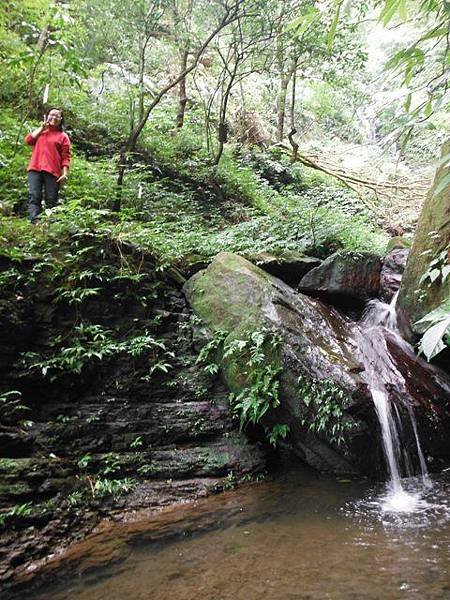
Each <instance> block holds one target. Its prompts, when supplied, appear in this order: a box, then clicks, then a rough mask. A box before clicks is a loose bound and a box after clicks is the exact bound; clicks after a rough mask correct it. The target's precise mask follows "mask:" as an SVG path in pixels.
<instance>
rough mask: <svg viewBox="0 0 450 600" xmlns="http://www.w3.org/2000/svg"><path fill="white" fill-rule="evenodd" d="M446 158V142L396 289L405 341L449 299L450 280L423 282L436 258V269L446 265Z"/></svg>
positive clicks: (449, 149)
mask: <svg viewBox="0 0 450 600" xmlns="http://www.w3.org/2000/svg"><path fill="white" fill-rule="evenodd" d="M449 155H450V140H449V141H448V142H447V143H446V144H444V146H443V148H442V158H443V159H444V160H441V164H442V166H441V167H440V168H439V169H438V170H437V172H436V176H435V179H434V182H433V185H432V187H431V189H430V191H429V193H428V195H427V198H426V200H425V203H424V205H423V208H422V212H421V214H420V217H419V222H418V224H417V229H416V234H415V236H414V242H413V245H412V248H411V251H410V253H409V256H408V261H407V263H406V268H405V272H404V275H403V278H402V283H401V286H400V292H399V296H398V301H397V307H398V310H399V313H400V316H401V324H402V327H403V333H404V334H405V336H406V337H411V335H412V334H415V333H418V328H417V325H416V323H417V321H419V320H420V319H421V318H422V317H424V316H425V315H426V314H428V313H430V312H431V311H432V310H434V309H436V308H438V307H439V306H441V305H442V304H443V303H444V302H446V301H447V300H448V299H449V298H450V277H447V278H446V280H445V281H442V277H441V276H438V277H437V278H436V279H435V280H434V281H433V282H431V280H430V279H429V278H425V279H424V278H423V275H424V274H425V273H426V272H427V271H428V270H429V269H430V263H431V261H432V260H434V259H436V258H438V257H439V256H440V255H442V254H444V255H445V257H444V260H443V261H442V264H441V265H439V267H440V268H442V267H443V266H445V265H446V264H447V265H448V264H450V181H449V178H450V166H449V160H448V157H449ZM445 157H447V160H446V161H445Z"/></svg>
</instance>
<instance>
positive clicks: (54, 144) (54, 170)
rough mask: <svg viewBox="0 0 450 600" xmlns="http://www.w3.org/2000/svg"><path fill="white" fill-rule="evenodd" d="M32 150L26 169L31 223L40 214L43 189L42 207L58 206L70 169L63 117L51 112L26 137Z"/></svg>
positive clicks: (67, 139)
mask: <svg viewBox="0 0 450 600" xmlns="http://www.w3.org/2000/svg"><path fill="white" fill-rule="evenodd" d="M25 142H26V143H27V144H29V145H30V146H33V153H32V155H31V160H30V163H29V165H28V169H27V171H28V187H29V214H30V221H31V222H32V223H37V222H38V217H39V214H40V212H41V211H42V188H44V190H45V206H46V207H47V208H51V207H52V206H55V205H56V204H57V202H58V192H59V188H60V186H62V185H64V183H65V182H66V181H67V178H68V172H69V165H70V139H69V136H68V135H67V133H65V132H64V131H63V114H62V111H61V110H60V109H58V108H52V109H51V110H50V111H49V113H48V115H47V118H46V119H44V121H43V122H42V124H41V126H40V127H38V128H37V129H35V130H34V131H33V132H31V133H29V134H28V135H27V136H26V137H25Z"/></svg>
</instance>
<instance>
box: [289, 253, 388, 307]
mask: <svg viewBox="0 0 450 600" xmlns="http://www.w3.org/2000/svg"><path fill="white" fill-rule="evenodd" d="M380 271H381V259H380V257H379V256H377V255H375V254H369V253H362V252H336V253H335V254H332V255H331V256H329V257H328V258H327V259H326V260H324V261H323V263H322V264H321V265H319V266H318V267H315V268H314V269H312V270H311V271H309V273H307V274H306V275H305V276H304V277H303V278H302V280H301V281H300V284H299V290H300V291H301V292H306V293H308V294H317V295H320V296H322V297H324V298H327V299H331V300H333V299H334V300H335V301H338V302H339V301H348V300H357V301H365V300H368V299H369V298H375V297H376V296H378V293H379V289H380Z"/></svg>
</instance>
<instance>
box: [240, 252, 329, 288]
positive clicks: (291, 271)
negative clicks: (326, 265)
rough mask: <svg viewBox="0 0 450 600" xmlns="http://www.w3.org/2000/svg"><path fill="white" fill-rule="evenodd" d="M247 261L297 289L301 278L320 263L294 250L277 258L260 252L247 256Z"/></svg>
mask: <svg viewBox="0 0 450 600" xmlns="http://www.w3.org/2000/svg"><path fill="white" fill-rule="evenodd" d="M248 259H249V261H250V262H252V263H254V264H256V265H257V266H258V267H261V269H263V270H264V271H266V272H267V273H269V274H270V275H273V276H274V277H278V278H279V279H281V280H282V281H284V282H285V283H287V284H288V285H290V286H291V287H297V285H298V284H299V283H300V280H301V278H302V277H303V276H304V275H306V273H308V272H309V271H311V269H314V268H315V267H318V266H319V265H320V263H321V262H322V261H321V260H320V258H315V257H314V256H307V255H306V254H302V253H301V252H295V251H294V250H286V251H285V252H282V253H281V254H278V255H277V256H274V255H273V254H269V253H268V252H261V253H260V254H256V255H255V256H249V257H248Z"/></svg>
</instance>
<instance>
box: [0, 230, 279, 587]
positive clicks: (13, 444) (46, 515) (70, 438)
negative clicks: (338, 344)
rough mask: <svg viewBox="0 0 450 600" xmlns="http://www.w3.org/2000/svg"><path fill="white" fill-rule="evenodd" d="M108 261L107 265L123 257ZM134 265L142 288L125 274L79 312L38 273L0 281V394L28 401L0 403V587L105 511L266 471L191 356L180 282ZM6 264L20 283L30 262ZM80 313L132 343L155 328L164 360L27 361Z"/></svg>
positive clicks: (47, 351)
mask: <svg viewBox="0 0 450 600" xmlns="http://www.w3.org/2000/svg"><path fill="white" fill-rule="evenodd" d="M88 242H89V246H92V245H93V243H94V242H93V241H92V240H88ZM127 251H129V254H128V255H127V256H126V260H127V264H130V263H132V259H133V257H132V256H130V253H132V252H134V250H133V249H127V248H124V247H122V248H121V252H122V254H124V253H126V252H127ZM105 255H106V256H107V258H106V259H105V258H104V256H103V255H102V256H103V259H102V260H105V262H106V260H109V261H110V262H111V264H114V260H116V259H117V257H114V256H108V254H107V252H106V251H105ZM118 258H119V260H122V259H121V258H120V256H119V257H118ZM101 264H102V265H104V263H103V262H102V263H101ZM137 265H138V268H139V273H140V279H139V283H138V289H137V290H136V289H135V288H134V287H133V285H134V284H133V279H132V278H131V279H130V281H127V279H126V278H123V279H122V278H116V279H115V280H114V282H113V283H111V284H110V282H107V283H106V284H105V286H104V288H102V289H101V292H100V293H99V294H98V295H97V296H95V297H94V298H92V299H88V300H86V301H85V302H83V303H82V304H81V305H80V306H78V307H77V310H74V308H73V307H71V306H67V305H64V304H62V303H55V302H53V299H54V290H53V287H54V286H53V285H52V282H51V281H48V282H47V283H45V282H44V281H43V279H42V278H40V279H39V281H36V284H35V287H33V286H32V284H31V283H29V284H28V285H29V287H28V289H27V290H26V292H27V293H24V291H22V290H21V289H18V288H17V286H16V283H15V281H14V280H13V279H11V286H10V287H8V286H4V287H2V289H0V332H1V333H2V336H1V342H0V344H1V348H0V349H3V348H7V352H6V351H5V352H1V353H0V354H1V358H0V361H1V366H2V369H1V370H0V393H4V392H6V391H9V390H16V391H17V392H20V394H21V395H19V396H18V404H21V405H24V406H26V407H27V408H28V410H26V411H23V414H22V412H20V413H17V414H16V413H15V412H14V411H15V410H16V409H15V408H14V406H15V405H14V402H13V401H14V399H15V398H16V397H17V394H16V396H11V402H9V405H8V404H6V405H5V403H3V404H1V403H0V514H6V515H7V516H6V521H5V523H6V525H5V526H2V524H1V522H0V542H1V545H2V546H3V548H2V551H1V552H0V585H1V584H2V583H3V582H4V581H9V580H11V579H12V578H13V577H14V573H15V569H16V568H17V564H16V563H17V560H18V559H17V556H18V555H19V554H20V557H21V559H20V560H21V563H24V562H26V561H31V560H33V559H35V558H37V557H42V555H43V553H45V552H47V553H48V552H50V551H51V550H52V546H55V545H57V544H58V542H64V543H67V542H68V540H69V539H70V537H71V536H72V535H75V534H76V531H82V530H84V528H85V527H86V526H87V524H89V527H92V526H93V525H94V524H95V523H96V522H98V520H99V519H100V518H101V516H105V515H107V514H109V513H110V512H111V511H114V510H115V511H120V510H127V509H128V508H129V509H130V510H137V509H139V508H143V507H146V506H151V507H152V508H155V507H157V506H163V505H167V504H168V503H170V502H178V501H181V500H188V499H192V498H196V497H198V496H201V495H205V494H206V493H209V492H211V491H213V490H218V489H221V487H222V486H223V485H225V484H226V483H227V482H228V483H229V481H230V478H231V480H232V481H235V480H238V479H239V478H240V477H243V476H248V477H249V478H251V477H252V476H253V475H255V474H258V473H261V472H262V471H264V469H265V467H266V457H267V447H262V446H260V445H259V444H258V443H250V442H249V441H248V439H247V438H246V437H245V436H244V434H242V433H240V432H239V423H238V422H237V421H236V420H235V419H233V417H232V415H231V412H230V408H229V404H228V398H227V394H228V392H227V390H226V389H225V388H224V386H223V384H222V383H221V382H220V381H218V380H217V378H216V377H215V376H210V375H208V374H207V373H205V371H204V370H203V368H202V367H201V366H200V365H197V364H196V359H197V356H198V351H197V350H196V349H195V347H194V339H193V330H192V324H191V321H190V317H191V314H192V313H191V312H190V311H189V309H188V308H187V305H186V301H185V298H184V296H183V294H182V293H181V291H180V289H179V282H178V279H177V280H176V281H174V280H173V279H170V278H169V277H167V276H165V275H161V274H160V275H158V277H160V278H161V280H157V281H154V280H152V277H153V274H154V273H155V269H154V264H153V262H152V260H151V257H147V256H140V255H138V256H137ZM14 266H15V268H17V269H18V270H20V269H23V271H22V275H24V272H25V275H24V277H23V280H26V273H27V270H29V269H32V268H33V265H20V264H17V263H16V264H15V265H14ZM4 268H5V269H6V270H8V269H11V264H7V265H4ZM91 268H93V267H91ZM118 268H119V274H120V263H119V265H118ZM155 277H156V276H155ZM28 281H30V280H28ZM130 282H131V283H130ZM97 285H99V286H100V282H99V284H97ZM147 289H148V291H149V293H148V295H147V296H146V295H145V292H146V290H147ZM114 297H119V298H121V301H117V300H114ZM80 319H82V320H83V321H84V322H85V323H86V324H88V325H89V324H91V323H94V324H101V325H102V327H103V328H105V329H108V330H112V329H113V328H114V329H115V332H125V336H126V337H128V336H130V335H131V336H132V337H134V335H138V336H139V335H146V334H147V335H149V334H151V336H152V338H154V339H155V340H157V341H158V343H160V344H162V345H163V348H164V349H163V348H160V347H157V348H160V350H161V358H162V359H164V363H165V366H164V364H163V365H162V367H163V368H162V369H156V370H155V371H154V372H149V370H150V367H151V365H152V364H153V363H154V362H155V351H156V350H155V349H153V350H152V349H151V348H149V349H144V351H143V352H142V353H141V354H139V355H138V356H132V355H131V354H129V353H128V354H127V353H124V352H119V353H115V354H114V355H112V356H111V357H108V356H105V357H103V359H102V360H100V359H99V358H98V357H95V356H93V357H91V359H90V360H89V361H87V362H86V363H85V364H84V365H83V367H82V369H81V371H80V372H79V373H74V372H70V370H68V371H56V372H52V373H51V375H54V376H55V378H54V379H53V378H52V377H50V376H45V375H44V374H43V373H42V370H41V369H40V368H27V367H26V366H24V364H22V362H21V359H22V357H23V354H24V353H25V352H30V351H31V352H35V353H38V354H39V356H43V357H46V356H51V352H52V351H53V350H52V348H53V347H52V346H51V344H52V340H55V339H57V338H58V336H62V338H63V339H64V340H69V341H71V336H72V335H73V332H74V326H76V325H78V324H79V322H80ZM118 335H119V333H118ZM166 351H167V352H170V353H171V354H170V355H168V354H165V352H166ZM160 364H161V363H160ZM8 406H9V408H8ZM5 407H6V409H7V410H6V411H5ZM8 410H9V412H8ZM22 419H23V420H26V421H28V423H27V424H24V423H23V422H22ZM111 482H112V483H111ZM114 482H119V483H118V484H115V483H114ZM121 482H122V483H121ZM162 482H165V483H164V484H163V483H162ZM171 482H173V485H172V483H171ZM123 484H126V486H129V489H131V492H130V499H128V495H127V493H126V492H125V491H123V487H122V488H121V487H120V486H121V485H122V486H123ZM114 485H116V486H117V485H118V486H119V488H116V490H115V491H114V488H111V486H114ZM96 486H97V487H96ZM171 486H172V488H173V489H172V488H171ZM111 489H112V490H113V492H111ZM148 502H150V504H148ZM14 507H15V508H14ZM18 507H19V508H18ZM20 507H21V508H20ZM88 514H89V515H90V516H89V518H88V517H87V516H86V519H84V515H88ZM8 529H9V530H10V531H12V532H13V534H10V533H8ZM42 539H45V549H43V546H42V544H41V545H40V542H39V540H42ZM19 546H20V548H19ZM14 557H16V558H14Z"/></svg>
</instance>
